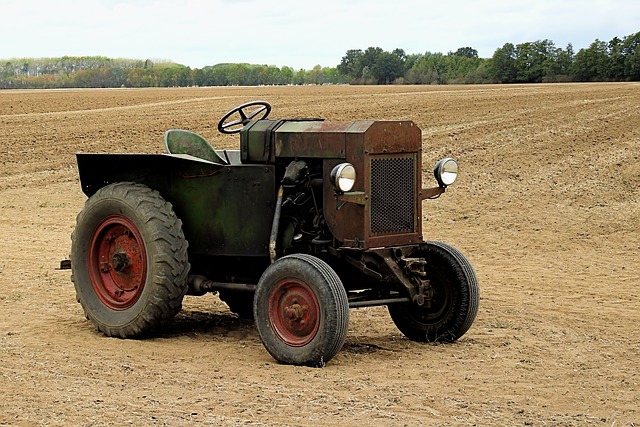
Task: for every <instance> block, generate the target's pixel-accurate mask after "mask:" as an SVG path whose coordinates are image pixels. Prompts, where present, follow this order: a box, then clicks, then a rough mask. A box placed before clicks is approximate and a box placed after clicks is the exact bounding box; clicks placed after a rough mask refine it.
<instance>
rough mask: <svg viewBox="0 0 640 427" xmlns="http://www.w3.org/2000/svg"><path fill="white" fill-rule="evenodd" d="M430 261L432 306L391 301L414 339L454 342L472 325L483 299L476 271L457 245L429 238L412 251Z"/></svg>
mask: <svg viewBox="0 0 640 427" xmlns="http://www.w3.org/2000/svg"><path fill="white" fill-rule="evenodd" d="M411 256H412V257H421V258H424V259H425V260H426V261H427V265H426V267H425V270H426V273H427V279H429V282H430V285H431V287H432V289H433V293H434V295H433V297H432V299H431V303H430V306H427V305H424V306H422V307H421V306H419V305H418V304H416V303H402V304H393V305H389V314H390V315H391V319H392V320H393V322H394V323H395V324H396V326H397V327H398V329H399V330H400V332H402V333H403V334H404V335H405V336H406V337H407V338H409V339H410V340H413V341H420V342H434V341H438V342H453V341H455V340H457V339H458V338H460V337H461V336H463V335H464V334H465V332H467V330H469V328H470V327H471V324H472V323H473V321H474V319H475V317H476V314H477V313H478V305H479V301H480V290H479V287H478V280H477V278H476V274H475V272H474V271H473V268H472V267H471V264H470V263H469V261H468V260H467V259H466V258H465V256H464V255H462V253H461V252H460V251H458V250H457V249H455V248H453V247H451V246H449V245H447V244H445V243H440V242H427V243H425V244H423V245H420V247H419V248H418V249H417V251H416V252H414V253H413V254H411Z"/></svg>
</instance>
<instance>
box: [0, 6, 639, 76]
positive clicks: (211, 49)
mask: <svg viewBox="0 0 640 427" xmlns="http://www.w3.org/2000/svg"><path fill="white" fill-rule="evenodd" d="M638 31H640V3H639V2H638V0H528V1H520V0H437V1H430V0H389V1H377V0H348V1H339V0H316V1H304V0H297V1H295V0H274V1H262V0H174V1H171V0H84V1H75V0H74V1H72V0H56V1H52V0H45V1H42V0H24V1H18V0H16V1H8V0H0V59H11V58H40V57H59V56H65V55H68V56H84V55H89V56H107V57H110V58H131V59H152V60H153V59H168V60H172V61H174V62H177V63H180V64H184V65H187V66H190V67H192V68H202V67H204V66H205V65H214V64H217V63H222V62H248V63H252V64H267V65H275V66H278V67H282V66H285V65H286V66H290V67H293V68H294V69H299V68H304V69H311V68H313V67H314V66H315V65H321V66H323V67H324V66H328V67H334V66H336V65H338V64H339V63H340V60H341V58H342V57H343V56H344V55H345V53H346V51H347V50H349V49H362V50H365V49H366V48H367V47H370V46H374V47H381V48H382V49H384V50H387V51H391V50H393V49H395V48H402V49H404V50H405V52H406V53H408V54H410V53H424V52H427V51H430V52H442V53H445V54H446V53H447V52H449V51H455V50H456V49H458V48H459V47H464V46H470V47H473V48H474V49H476V50H477V51H478V53H479V55H480V57H483V58H489V57H491V56H492V55H493V53H494V51H495V50H496V49H497V48H499V47H502V45H504V43H507V42H510V43H513V44H514V45H515V44H518V43H523V42H527V41H536V40H542V39H550V40H552V41H553V42H554V43H555V45H556V47H561V48H565V47H566V45H567V44H568V43H572V44H573V46H574V50H575V51H576V52H577V51H578V50H579V49H581V48H584V47H588V46H589V45H590V44H591V43H592V42H593V41H594V40H595V39H600V40H603V41H609V40H611V39H612V38H613V37H615V36H618V37H620V38H622V37H623V36H627V35H630V34H634V33H636V32H638Z"/></svg>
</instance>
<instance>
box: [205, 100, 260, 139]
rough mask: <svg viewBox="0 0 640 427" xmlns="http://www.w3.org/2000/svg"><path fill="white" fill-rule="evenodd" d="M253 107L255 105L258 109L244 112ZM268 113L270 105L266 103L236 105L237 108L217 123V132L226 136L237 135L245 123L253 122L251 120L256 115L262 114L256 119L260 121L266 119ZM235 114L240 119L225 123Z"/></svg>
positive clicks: (253, 102)
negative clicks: (238, 115)
mask: <svg viewBox="0 0 640 427" xmlns="http://www.w3.org/2000/svg"><path fill="white" fill-rule="evenodd" d="M254 105H257V106H258V108H256V109H254V110H249V111H247V112H245V109H247V108H249V107H253V106H254ZM270 112H271V104H269V103H268V102H267V101H250V102H245V103H244V104H240V105H238V106H237V107H235V108H233V109H232V110H231V111H229V112H228V113H227V114H225V115H224V116H222V118H221V119H220V121H219V122H218V130H219V131H220V132H222V133H227V134H229V133H238V132H240V131H241V130H242V129H244V127H245V126H246V125H247V123H249V121H251V120H253V118H254V117H256V116H257V115H259V114H261V113H262V116H261V117H260V118H259V119H257V120H262V119H266V118H267V116H268V115H269V113H270ZM235 113H238V114H240V118H239V119H236V120H232V121H230V122H227V120H228V119H229V117H231V116H232V115H234V114H235ZM225 122H226V123H225Z"/></svg>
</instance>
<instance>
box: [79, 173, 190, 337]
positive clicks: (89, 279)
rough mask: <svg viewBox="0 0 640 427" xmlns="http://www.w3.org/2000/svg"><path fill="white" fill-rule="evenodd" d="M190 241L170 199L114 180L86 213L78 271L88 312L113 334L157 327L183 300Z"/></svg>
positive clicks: (94, 198) (134, 333) (81, 220)
mask: <svg viewBox="0 0 640 427" xmlns="http://www.w3.org/2000/svg"><path fill="white" fill-rule="evenodd" d="M187 246H188V245H187V241H186V239H185V237H184V234H183V232H182V222H181V221H180V220H179V219H178V218H177V217H176V215H175V213H174V212H173V208H172V206H171V204H170V203H168V202H167V201H166V200H164V199H163V198H162V196H160V194H159V193H158V192H157V191H154V190H152V189H150V188H149V187H146V186H144V185H141V184H135V183H130V182H121V183H114V184H110V185H107V186H105V187H103V188H101V189H100V190H98V191H97V192H96V193H95V194H94V195H93V196H91V197H90V198H89V199H88V200H87V202H86V203H85V206H84V208H83V210H82V211H81V212H80V213H79V214H78V217H77V220H76V228H75V230H74V231H73V234H72V235H71V268H72V276H71V279H72V281H73V283H74V286H75V289H76V296H77V300H78V302H79V303H80V304H81V305H82V308H83V309H84V312H85V315H86V317H87V318H88V319H89V320H91V321H92V322H93V323H94V324H95V326H96V327H97V329H98V330H99V331H101V332H103V333H104V334H105V335H108V336H117V337H121V338H134V337H142V336H145V335H147V334H149V333H151V332H152V331H154V330H156V329H157V328H158V327H159V326H161V325H162V324H163V323H164V322H165V321H167V320H169V319H171V318H173V316H175V315H176V314H177V313H178V312H179V311H180V309H181V308H182V299H183V297H184V295H185V293H186V291H187V281H186V278H187V273H188V272H189V262H188V259H187Z"/></svg>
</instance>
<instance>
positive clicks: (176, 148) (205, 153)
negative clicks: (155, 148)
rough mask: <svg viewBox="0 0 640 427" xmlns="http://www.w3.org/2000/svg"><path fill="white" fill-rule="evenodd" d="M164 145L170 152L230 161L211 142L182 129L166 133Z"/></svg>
mask: <svg viewBox="0 0 640 427" xmlns="http://www.w3.org/2000/svg"><path fill="white" fill-rule="evenodd" d="M164 146H165V148H166V149H167V152H168V153H170V154H189V155H190V156H194V157H197V158H199V159H203V160H208V161H210V162H213V163H218V164H221V165H226V164H227V163H228V162H227V161H226V160H224V159H223V158H222V157H220V156H219V155H218V153H216V150H214V149H213V147H212V146H211V144H209V142H208V141H207V140H206V139H204V138H203V137H201V136H200V135H198V134H197V133H193V132H189V131H188V130H182V129H171V130H168V131H166V132H165V133H164Z"/></svg>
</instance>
